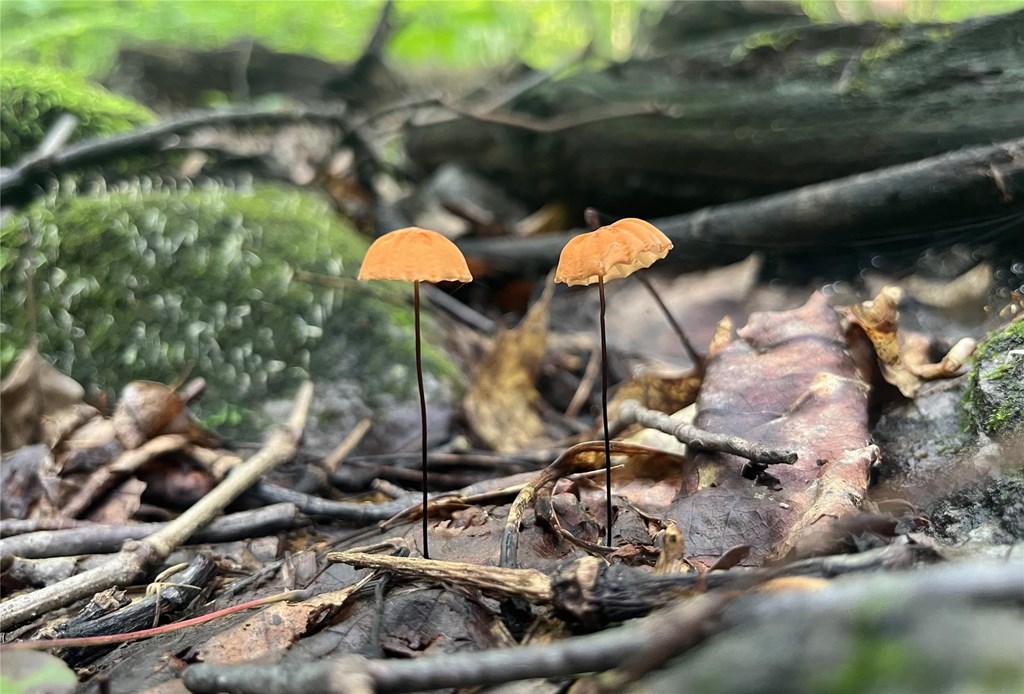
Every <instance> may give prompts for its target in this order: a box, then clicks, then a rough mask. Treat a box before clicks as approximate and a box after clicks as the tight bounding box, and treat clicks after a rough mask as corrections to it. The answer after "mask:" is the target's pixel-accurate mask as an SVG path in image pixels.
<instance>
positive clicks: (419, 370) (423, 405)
mask: <svg viewBox="0 0 1024 694" xmlns="http://www.w3.org/2000/svg"><path fill="white" fill-rule="evenodd" d="M412 286H413V310H414V311H415V313H416V383H417V384H418V385H419V387H420V434H421V436H420V452H421V454H422V456H423V457H422V461H423V558H424V559H430V549H429V548H428V546H427V396H426V393H425V392H424V390H423V349H422V347H421V346H420V283H419V282H413V283H412Z"/></svg>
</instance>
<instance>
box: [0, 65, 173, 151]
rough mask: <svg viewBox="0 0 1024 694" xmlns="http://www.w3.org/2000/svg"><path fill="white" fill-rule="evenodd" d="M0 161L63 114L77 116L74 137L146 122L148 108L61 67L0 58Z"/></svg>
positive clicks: (34, 141)
mask: <svg viewBox="0 0 1024 694" xmlns="http://www.w3.org/2000/svg"><path fill="white" fill-rule="evenodd" d="M0 93H2V94H3V99H2V100H0V162H3V163H4V164H6V165H8V166H9V165H11V164H13V163H14V162H15V161H16V160H17V159H18V158H19V157H21V156H23V155H25V154H27V153H28V152H31V151H32V150H33V149H35V148H36V147H37V146H38V145H39V143H40V142H41V141H42V139H43V137H44V136H45V135H46V133H47V131H48V130H49V129H50V128H51V127H52V126H53V124H54V122H55V121H56V120H57V118H59V117H60V116H61V115H62V114H64V113H70V114H72V115H74V116H75V117H76V118H78V127H77V128H76V129H75V133H74V139H83V138H86V137H93V136H97V135H109V134H111V133H114V132H118V131H121V130H130V129H132V128H133V127H135V126H137V125H141V124H144V123H149V122H151V121H152V120H153V114H152V113H150V112H149V110H148V109H146V108H144V107H143V106H140V105H139V104H137V103H135V102H134V101H131V100H130V99H126V98H124V97H122V96H117V95H115V94H111V93H110V92H108V91H107V90H105V89H103V88H102V87H100V86H99V85H96V84H93V83H91V82H89V81H87V80H85V79H83V78H82V77H81V76H79V75H76V74H74V73H72V72H67V71H65V70H59V69H57V68H53V67H44V66H38V65H25V64H21V63H12V62H8V61H4V63H3V69H2V70H0Z"/></svg>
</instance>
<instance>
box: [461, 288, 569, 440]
mask: <svg viewBox="0 0 1024 694" xmlns="http://www.w3.org/2000/svg"><path fill="white" fill-rule="evenodd" d="M553 288H554V285H553V284H551V283H548V285H547V286H546V287H545V289H544V293H543V294H542V295H541V298H540V300H539V301H537V303H535V304H534V305H533V306H531V307H530V310H529V311H528V312H527V314H526V316H525V317H524V318H523V320H522V322H520V324H519V325H518V326H517V327H516V328H514V329H513V330H509V331H508V332H505V333H503V334H502V335H500V336H499V337H498V338H497V339H496V340H495V341H494V344H493V345H492V346H491V349H490V351H489V352H488V353H487V355H486V356H485V357H484V360H483V363H482V364H481V366H480V369H479V370H478V371H477V373H476V375H475V377H474V379H473V383H472V384H471V385H470V387H469V392H468V393H466V398H465V402H464V408H465V412H466V419H467V421H468V422H469V425H470V427H471V428H472V429H473V431H474V432H475V433H476V435H477V436H478V437H480V439H481V440H482V441H483V442H484V443H486V444H487V445H488V446H490V447H491V448H493V449H494V450H496V451H500V452H512V451H516V450H521V449H522V448H525V447H527V446H530V445H538V440H540V439H543V436H544V422H543V420H542V419H541V417H540V415H539V414H538V412H537V402H538V400H539V399H540V394H539V393H538V392H537V388H536V386H535V385H534V383H535V381H536V379H537V375H538V373H539V372H540V367H541V360H542V359H543V357H544V350H545V348H546V345H547V334H548V306H549V304H550V303H551V296H552V294H553V291H552V290H553Z"/></svg>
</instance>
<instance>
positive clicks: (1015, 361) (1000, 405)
mask: <svg viewBox="0 0 1024 694" xmlns="http://www.w3.org/2000/svg"><path fill="white" fill-rule="evenodd" d="M964 410H965V411H966V413H967V416H968V417H969V420H970V425H971V428H972V429H974V430H975V431H980V432H984V433H985V434H987V435H989V436H996V435H999V434H1004V433H1009V432H1011V431H1013V430H1016V429H1018V428H1020V427H1022V426H1024V321H1015V322H1013V323H1011V324H1010V325H1008V326H1007V327H1006V328H1004V329H1003V330H1001V331H999V332H997V333H995V334H993V335H991V336H989V338H988V339H986V340H985V341H984V342H982V343H981V344H980V345H979V346H978V349H977V351H976V352H975V353H974V366H973V367H972V368H971V374H970V379H969V381H968V387H967V391H966V393H965V394H964Z"/></svg>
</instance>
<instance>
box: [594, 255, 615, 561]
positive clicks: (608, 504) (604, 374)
mask: <svg viewBox="0 0 1024 694" xmlns="http://www.w3.org/2000/svg"><path fill="white" fill-rule="evenodd" d="M597 288H598V291H599V296H600V297H601V418H602V420H604V484H605V513H606V514H607V516H608V523H607V525H608V530H607V543H606V544H607V545H608V546H609V547H611V546H612V445H611V435H610V434H609V433H608V342H607V339H606V338H605V327H604V277H602V276H601V275H598V277H597Z"/></svg>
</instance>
